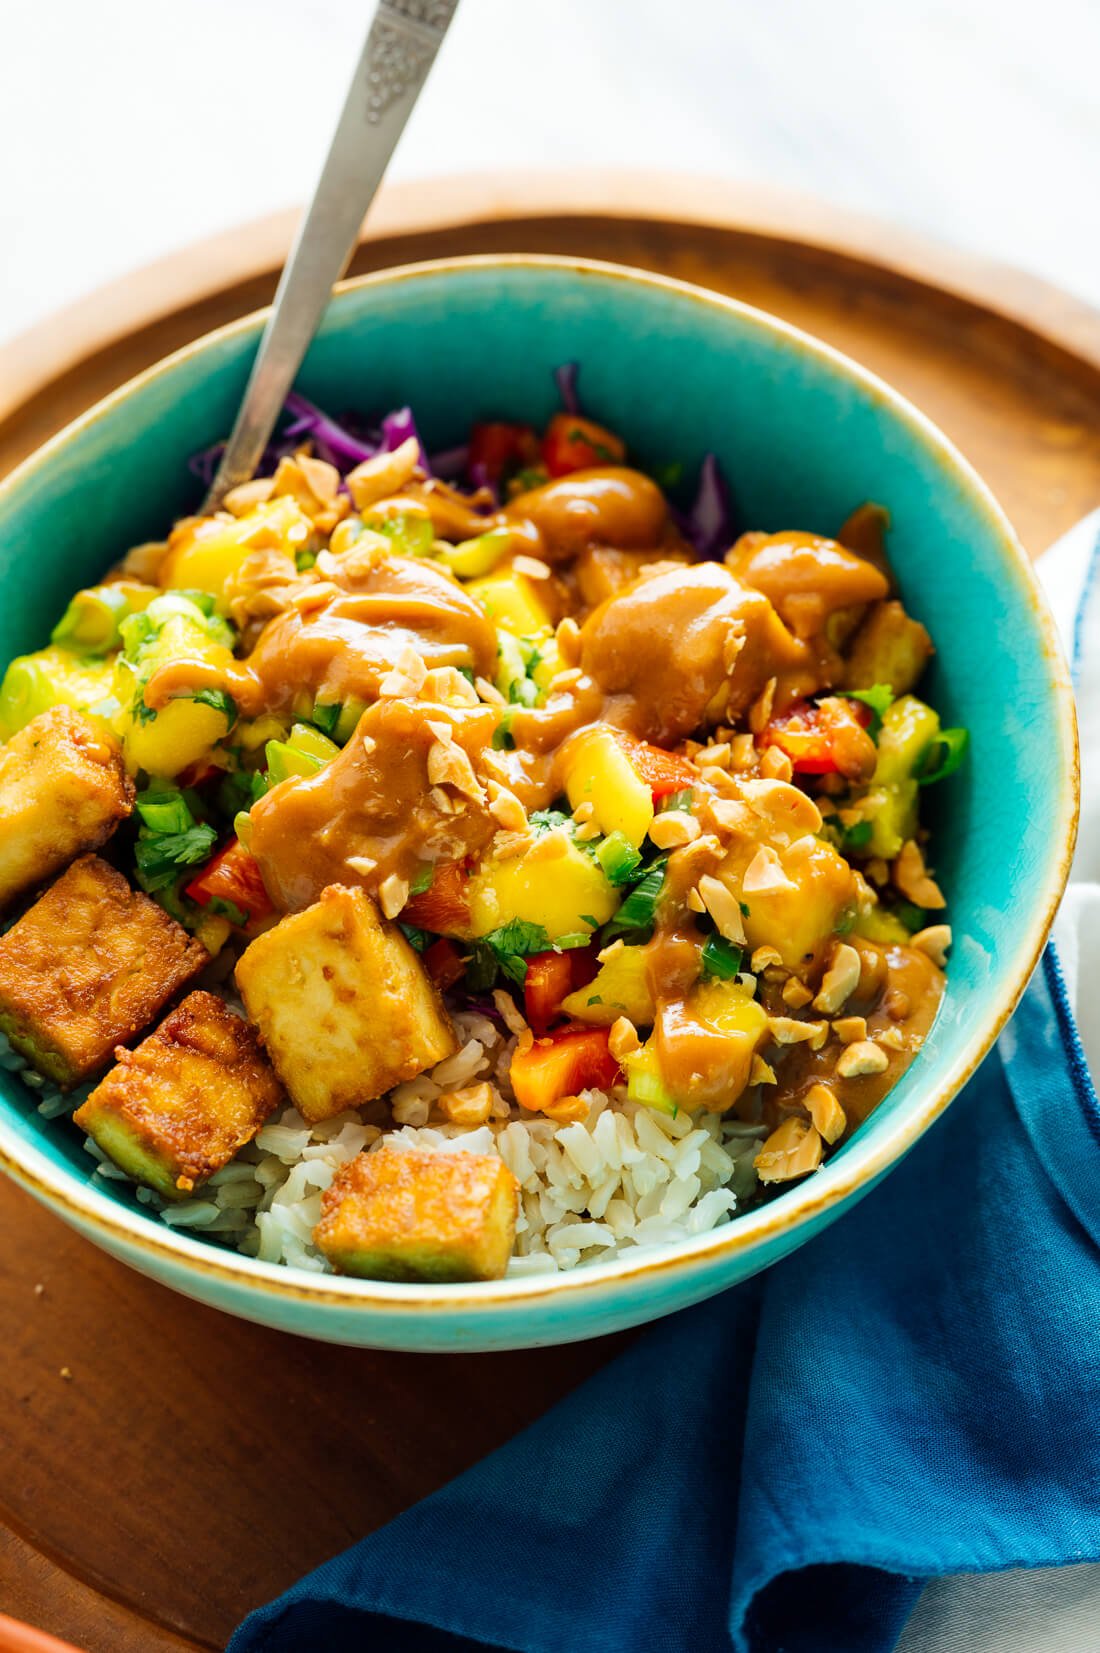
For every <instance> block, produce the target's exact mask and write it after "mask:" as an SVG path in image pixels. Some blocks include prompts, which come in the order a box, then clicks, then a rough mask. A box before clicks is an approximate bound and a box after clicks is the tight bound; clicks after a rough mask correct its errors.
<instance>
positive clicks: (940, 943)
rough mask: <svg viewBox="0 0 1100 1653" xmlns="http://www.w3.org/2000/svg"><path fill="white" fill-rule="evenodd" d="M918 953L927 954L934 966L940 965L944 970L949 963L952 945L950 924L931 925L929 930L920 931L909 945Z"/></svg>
mask: <svg viewBox="0 0 1100 1653" xmlns="http://www.w3.org/2000/svg"><path fill="white" fill-rule="evenodd" d="M909 945H910V946H911V947H915V948H916V949H917V950H918V952H921V953H927V955H928V957H929V958H930V959H931V960H932V963H933V964H938V965H939V967H940V969H941V970H942V969H943V967H944V965H945V964H946V963H947V949H948V948H949V947H950V945H951V926H950V924H929V925H928V927H927V929H924V930H918V931H917V933H916V935H915V936H914V937H913V939H912V941H911V942H910V943H909Z"/></svg>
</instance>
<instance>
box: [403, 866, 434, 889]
mask: <svg viewBox="0 0 1100 1653" xmlns="http://www.w3.org/2000/svg"><path fill="white" fill-rule="evenodd" d="M434 877H435V866H434V864H433V863H432V862H431V861H426V862H425V863H424V865H423V866H422V867H421V869H420V871H419V872H418V873H417V875H416V877H415V878H414V879H413V881H412V883H411V884H410V885H409V894H410V895H423V894H424V891H425V890H430V889H431V887H432V880H433V879H434Z"/></svg>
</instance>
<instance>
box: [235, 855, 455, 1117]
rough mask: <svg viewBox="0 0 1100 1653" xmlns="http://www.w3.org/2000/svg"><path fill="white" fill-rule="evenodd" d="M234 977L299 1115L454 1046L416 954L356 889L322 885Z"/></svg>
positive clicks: (348, 1098)
mask: <svg viewBox="0 0 1100 1653" xmlns="http://www.w3.org/2000/svg"><path fill="white" fill-rule="evenodd" d="M237 985H238V987H239V988H240V991H241V997H242V998H243V999H244V1003H245V1008H246V1009H247V1011H248V1014H249V1017H250V1019H251V1020H252V1021H253V1022H255V1024H256V1026H257V1027H258V1028H259V1030H260V1035H261V1037H262V1039H263V1042H264V1044H265V1046H266V1047H267V1050H268V1053H269V1054H270V1056H271V1060H272V1062H273V1063H274V1064H275V1069H276V1071H277V1073H278V1074H279V1077H280V1078H281V1079H282V1081H283V1083H284V1084H285V1086H286V1088H287V1090H288V1091H289V1092H290V1094H291V1096H292V1098H293V1099H294V1102H295V1104H296V1106H297V1108H298V1110H299V1112H300V1113H302V1114H303V1115H304V1117H305V1118H306V1119H310V1120H318V1119H328V1118H330V1117H331V1116H332V1115H333V1114H337V1113H341V1112H343V1110H344V1109H345V1108H354V1107H357V1106H359V1105H360V1104H362V1103H364V1102H370V1101H372V1100H373V1099H374V1098H375V1097H377V1096H381V1095H382V1094H383V1092H384V1091H388V1090H389V1089H390V1088H391V1086H393V1085H396V1084H399V1083H400V1082H401V1081H402V1080H404V1079H412V1078H414V1077H415V1076H416V1075H417V1074H418V1073H423V1071H424V1069H425V1068H430V1067H434V1066H435V1064H436V1062H441V1061H442V1060H443V1058H444V1057H445V1056H451V1055H453V1053H454V1051H455V1048H456V1046H455V1036H454V1030H453V1029H452V1027H451V1023H450V1018H449V1017H448V1015H447V1013H446V1011H445V1010H444V1008H443V1005H442V1002H441V1000H440V998H439V995H438V993H437V992H436V990H435V988H434V987H433V986H432V984H431V982H430V981H429V979H428V977H427V974H426V973H425V971H424V968H423V966H422V964H421V963H420V960H419V959H418V958H417V956H416V954H415V953H414V952H413V950H412V948H411V947H410V946H409V944H408V942H407V941H406V940H405V937H404V936H403V935H402V934H401V932H400V930H399V929H398V928H397V926H396V925H393V924H385V923H383V921H382V919H381V918H380V916H379V913H378V910H377V908H376V907H375V905H374V902H373V901H372V900H371V898H370V896H369V895H368V894H367V893H366V891H365V890H362V889H346V888H344V887H343V886H342V885H330V886H329V888H328V889H326V890H325V891H324V892H323V894H322V896H321V899H320V900H319V901H318V902H316V903H315V904H314V905H313V906H312V907H307V908H306V909H305V911H304V912H300V913H292V914H291V915H290V916H289V917H288V918H284V919H283V920H282V921H281V922H280V923H279V924H277V925H276V926H275V928H274V929H273V930H268V931H266V932H265V934H263V935H261V936H258V937H257V938H256V940H255V941H254V942H252V944H251V946H250V947H248V948H247V950H246V951H245V952H244V953H243V954H242V956H241V959H240V962H239V963H238V965H237Z"/></svg>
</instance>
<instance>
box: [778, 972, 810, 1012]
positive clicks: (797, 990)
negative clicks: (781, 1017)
mask: <svg viewBox="0 0 1100 1653" xmlns="http://www.w3.org/2000/svg"><path fill="white" fill-rule="evenodd" d="M812 998H813V994H812V993H811V992H810V989H809V988H808V987H807V986H806V984H805V982H801V981H799V979H798V977H797V976H788V978H787V980H786V981H785V982H784V983H783V1003H784V1004H789V1005H790V1007H791V1009H792V1010H804V1009H805V1008H806V1006H807V1005H808V1004H809V1003H810V1001H811V999H812Z"/></svg>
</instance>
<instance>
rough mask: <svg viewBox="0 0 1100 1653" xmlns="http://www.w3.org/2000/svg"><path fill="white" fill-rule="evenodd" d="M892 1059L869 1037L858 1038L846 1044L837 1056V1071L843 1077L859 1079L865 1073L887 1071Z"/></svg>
mask: <svg viewBox="0 0 1100 1653" xmlns="http://www.w3.org/2000/svg"><path fill="white" fill-rule="evenodd" d="M889 1063H890V1059H889V1057H888V1056H887V1054H886V1052H885V1051H884V1050H880V1049H879V1047H878V1046H877V1045H873V1044H872V1043H871V1041H870V1040H869V1039H857V1040H856V1042H855V1044H854V1045H846V1046H845V1047H844V1049H843V1050H842V1051H841V1053H840V1055H839V1057H838V1058H837V1064H836V1071H837V1073H838V1074H839V1075H840V1077H841V1079H857V1078H859V1077H860V1076H861V1075H863V1074H865V1073H885V1072H886V1069H887V1067H888V1066H889Z"/></svg>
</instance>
